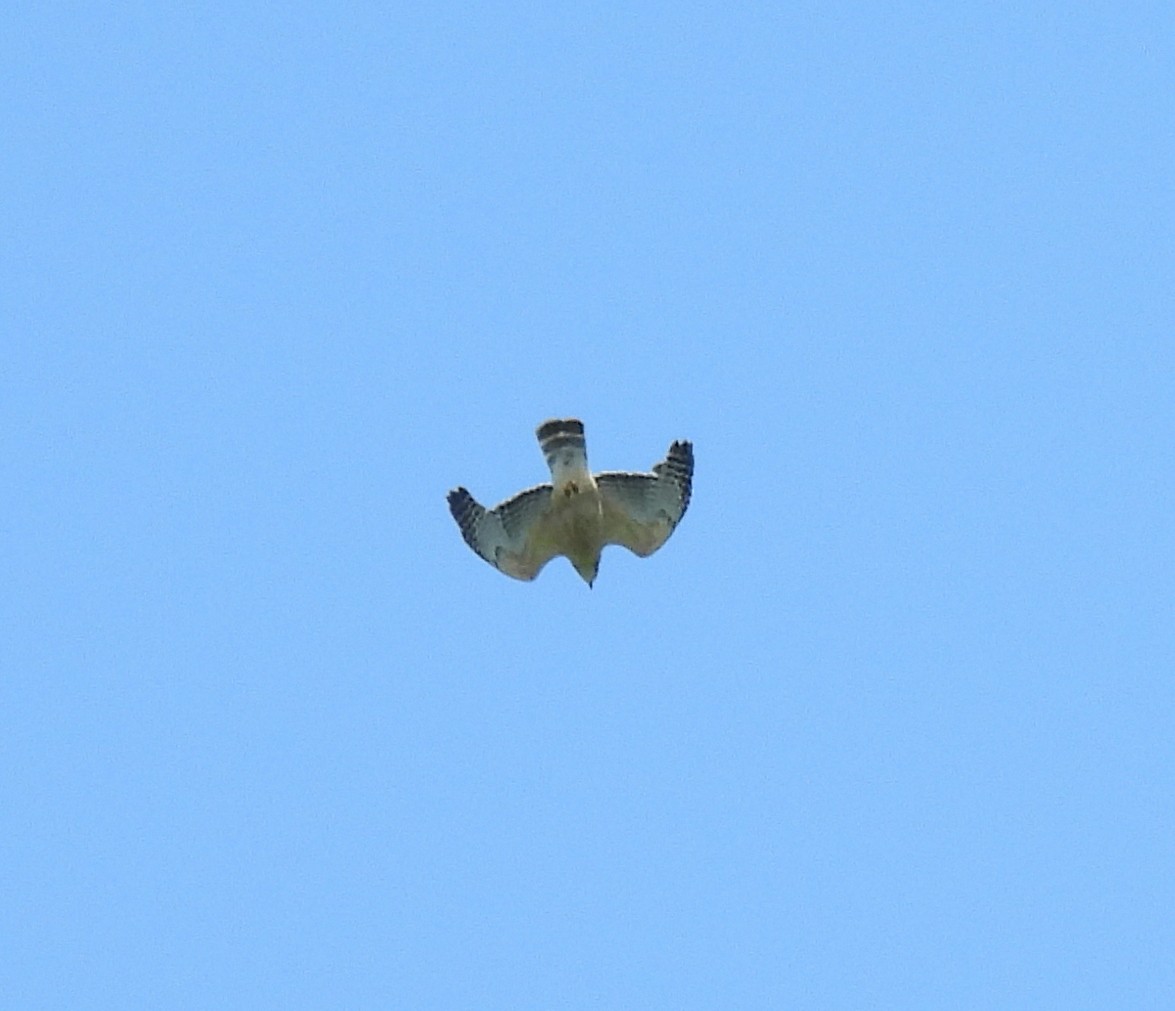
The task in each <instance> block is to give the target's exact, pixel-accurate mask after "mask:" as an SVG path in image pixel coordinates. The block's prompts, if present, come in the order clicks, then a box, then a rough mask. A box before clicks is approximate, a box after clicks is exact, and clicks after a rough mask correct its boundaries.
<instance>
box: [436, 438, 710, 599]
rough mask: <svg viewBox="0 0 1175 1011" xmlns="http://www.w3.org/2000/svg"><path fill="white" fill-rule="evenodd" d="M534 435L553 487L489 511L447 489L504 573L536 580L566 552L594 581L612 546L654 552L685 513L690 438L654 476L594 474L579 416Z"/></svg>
mask: <svg viewBox="0 0 1175 1011" xmlns="http://www.w3.org/2000/svg"><path fill="white" fill-rule="evenodd" d="M536 435H537V436H538V440H539V446H540V447H541V448H542V451H543V454H544V455H545V456H546V459H547V465H548V466H549V467H550V469H551V484H544V485H539V486H538V487H535V488H530V489H528V490H527V491H524V492H521V493H520V494H518V495H516V496H515V497H514V498H511V499H508V500H507V501H505V502H503V503H502V504H501V505H499V506H497V507H495V508H494V509H491V510H487V509H485V508H484V507H483V506H481V505H479V504H478V503H477V502H476V501H475V500H474V498H473V496H472V495H470V494H469V492H468V491H466V490H465V489H464V488H457V489H456V490H455V491H452V492H450V493H449V508H450V510H451V511H452V513H453V518H454V519H455V520H456V521H457V525H458V526H459V527H460V529H461V534H462V536H463V537H464V538H465V540H466V542H467V543H468V544H469V546H470V547H471V548H473V550H474V551H476V552H477V553H478V554H479V555H481V556H482V557H483V558H484V559H485V560H486V561H488V562H489V563H490V564H491V565H493V566H495V567H496V568H498V569H500V570H501V571H502V572H504V573H506V575H508V576H513V577H514V578H515V579H524V580H530V579H534V578H535V576H537V575H538V574H539V571H540V570H541V569H542V567H543V566H544V565H545V564H546V563H547V562H548V561H550V560H551V559H552V558H554V557H555V556H556V555H564V556H566V557H567V558H568V559H569V560H570V562H571V564H572V565H573V566H574V567H575V571H576V572H578V573H579V574H580V576H582V577H583V579H584V580H585V582H587V584H588V585H589V586H590V585H591V584H592V583H593V582H594V581H595V578H596V573H597V572H598V571H599V566H600V554H601V552H602V551H603V549H604V547H605V546H606V545H608V544H620V545H623V546H624V547H627V548H628V549H629V550H631V551H632V552H634V553H635V554H638V555H641V556H645V555H650V554H652V553H653V552H654V551H656V550H657V548H659V547H660V546H661V545H662V544H664V543H665V541H666V540H667V539H668V537H669V535H670V534H671V533H672V532H673V530H674V528H675V527H676V526H677V524H678V522H679V521H680V520H681V517H682V516H684V515H685V511H686V508H687V507H688V506H689V500H690V493H691V488H692V482H693V465H694V458H693V447H692V446H691V444H690V443H688V442H675V443H673V445H672V446H670V448H669V454H668V455H667V456H666V458H665V459H664V460H663V461H662V462H661V463H659V464H657V465H656V466H655V467H654V468H653V470H652V473H648V474H634V473H625V472H617V471H607V472H604V473H601V474H597V475H594V476H593V474H592V473H591V471H590V470H589V469H588V464H587V445H586V441H585V439H584V433H583V423H582V422H581V421H577V420H574V419H565V420H553V421H547V422H544V423H543V424H542V425H540V426H539V427H538V430H537V432H536Z"/></svg>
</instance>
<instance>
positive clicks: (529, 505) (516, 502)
mask: <svg viewBox="0 0 1175 1011" xmlns="http://www.w3.org/2000/svg"><path fill="white" fill-rule="evenodd" d="M550 506H551V486H550V485H549V484H541V485H539V486H538V487H535V488H528V489H527V490H526V491H524V492H519V493H518V494H517V495H515V496H514V497H513V498H511V499H507V500H506V501H505V502H503V503H502V504H501V505H498V506H495V507H494V508H493V509H486V508H485V507H484V506H482V505H479V504H478V502H477V501H476V500H475V499H474V497H473V496H472V495H470V494H469V492H468V491H466V490H465V489H464V488H458V489H456V490H455V491H451V492H449V511H450V512H451V513H452V514H453V519H455V520H456V521H457V526H458V527H460V528H461V536H462V537H464V538H465V543H466V544H468V545H469V546H470V547H471V548H473V550H474V551H476V552H477V553H478V554H479V555H481V557H482V558H484V559H485V560H486V561H487V562H489V563H490V564H491V565H492V566H494V567H495V568H497V569H500V570H501V571H502V572H504V573H506V575H508V576H513V577H514V578H515V579H528V580H529V579H534V577H535V576H537V575H538V574H539V570H540V569H541V568H542V567H543V566H544V565H546V564H547V562H549V561H550V560H551V559H552V558H554V557H555V555H556V554H558V551H557V550H556V545H555V544H554V543H553V542H554V538H553V537H552V536H551V533H550V524H548V523H546V522H544V520H545V519H546V518H547V517H548V516H549V515H550Z"/></svg>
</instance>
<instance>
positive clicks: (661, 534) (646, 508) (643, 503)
mask: <svg viewBox="0 0 1175 1011" xmlns="http://www.w3.org/2000/svg"><path fill="white" fill-rule="evenodd" d="M693 475H694V451H693V446H692V445H691V444H690V443H688V442H675V443H673V445H672V446H670V447H669V453H668V455H667V456H666V457H665V459H664V460H662V461H661V462H660V463H659V464H657V465H656V466H655V467H654V468H653V472H652V473H651V474H629V473H624V472H621V471H605V472H604V473H602V474H597V475H596V484H597V485H598V486H599V489H600V498H601V500H602V502H603V507H604V536H605V540H606V541H607V543H609V544H619V545H621V546H623V547H626V548H628V549H629V550H630V551H632V552H633V553H634V554H637V555H640V556H641V557H645V556H647V555H651V554H652V553H653V552H654V551H656V550H657V549H658V548H659V547H661V545H662V544H664V543H665V542H666V541H667V540H668V539H669V535H670V534H672V533H673V531H674V529H675V528H676V527H677V524H678V523H680V522H681V518H682V517H683V516H684V515H685V511H686V509H688V508H689V501H690V492H691V490H692V487H693Z"/></svg>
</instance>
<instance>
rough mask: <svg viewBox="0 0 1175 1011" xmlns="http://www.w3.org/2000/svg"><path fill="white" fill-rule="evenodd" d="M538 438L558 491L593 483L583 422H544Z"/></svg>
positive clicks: (563, 420) (569, 419) (558, 420)
mask: <svg viewBox="0 0 1175 1011" xmlns="http://www.w3.org/2000/svg"><path fill="white" fill-rule="evenodd" d="M535 435H536V436H538V440H539V448H540V449H541V450H542V451H543V456H545V457H546V458H547V466H548V467H550V468H551V480H552V481H553V482H554V484H555V487H556V488H557V489H562V488H564V487H566V486H567V485H570V484H582V485H588V484H590V483H591V472H590V471H589V470H588V462H587V440H586V439H585V438H584V435H583V422H582V421H579V420H578V419H576V418H563V419H553V420H551V421H544V422H543V423H542V424H541V425H539V427H538V430H537V431H536V432H535Z"/></svg>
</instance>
